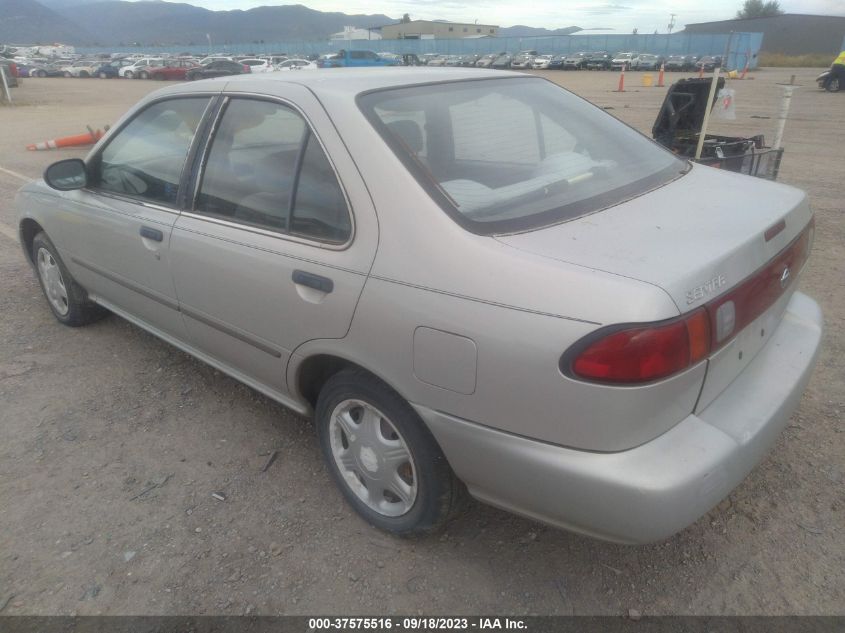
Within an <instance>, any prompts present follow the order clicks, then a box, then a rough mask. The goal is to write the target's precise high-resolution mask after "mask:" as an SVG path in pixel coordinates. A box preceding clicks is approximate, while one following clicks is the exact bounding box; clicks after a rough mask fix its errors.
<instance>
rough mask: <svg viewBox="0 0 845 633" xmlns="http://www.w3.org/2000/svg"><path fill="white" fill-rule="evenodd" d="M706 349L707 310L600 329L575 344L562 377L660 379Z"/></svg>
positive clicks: (618, 380)
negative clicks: (652, 321)
mask: <svg viewBox="0 0 845 633" xmlns="http://www.w3.org/2000/svg"><path fill="white" fill-rule="evenodd" d="M709 351H710V320H709V318H708V316H707V312H706V310H704V309H703V308H699V309H698V310H696V311H695V312H691V313H690V314H689V315H687V316H685V317H683V318H680V319H673V320H671V321H665V322H662V323H654V324H649V325H645V326H636V327H624V326H623V329H619V328H614V329H613V330H611V331H609V332H608V331H606V330H604V331H603V330H599V331H598V332H597V333H596V335H593V336H591V337H589V338H588V339H587V340H585V341H584V342H582V344H581V345H579V346H578V350H577V352H576V353H575V354H573V355H572V356H573V359H572V360H571V364H570V366H569V368H568V369H569V371H568V372H567V373H572V374H574V376H575V377H577V378H582V379H585V380H593V381H598V382H611V383H641V382H651V381H653V380H659V379H660V378H665V377H666V376H671V375H672V374H676V373H678V372H679V371H683V370H684V369H686V368H687V367H689V366H690V365H692V364H694V363H697V362H698V361H700V360H702V359H703V358H705V357H706V356H707V354H708V353H709Z"/></svg>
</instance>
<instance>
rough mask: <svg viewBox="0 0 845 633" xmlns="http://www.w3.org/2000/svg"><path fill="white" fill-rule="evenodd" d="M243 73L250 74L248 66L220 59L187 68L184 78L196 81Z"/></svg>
mask: <svg viewBox="0 0 845 633" xmlns="http://www.w3.org/2000/svg"><path fill="white" fill-rule="evenodd" d="M243 74H252V73H251V69H250V67H249V66H247V65H246V64H241V63H238V62H232V61H227V60H225V59H221V60H218V61H214V62H210V63H208V64H206V65H205V66H196V67H195V68H189V69H188V70H187V71H186V72H185V79H186V80H187V81H196V80H197V79H211V78H213V77H228V76H229V75H243Z"/></svg>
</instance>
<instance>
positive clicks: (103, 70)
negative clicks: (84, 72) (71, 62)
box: [93, 59, 134, 79]
mask: <svg viewBox="0 0 845 633" xmlns="http://www.w3.org/2000/svg"><path fill="white" fill-rule="evenodd" d="M133 63H134V62H133V61H131V60H128V59H116V60H114V61H111V62H106V63H104V64H100V66H98V67H97V68H95V69H94V75H93V76H94V77H99V78H100V79H115V78H117V77H119V75H118V73H119V72H120V69H121V68H124V67H126V66H131V65H132V64H133Z"/></svg>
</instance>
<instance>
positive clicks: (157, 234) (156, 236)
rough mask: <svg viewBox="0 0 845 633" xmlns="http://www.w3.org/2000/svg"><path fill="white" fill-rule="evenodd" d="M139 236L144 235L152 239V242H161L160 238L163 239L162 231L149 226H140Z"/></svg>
mask: <svg viewBox="0 0 845 633" xmlns="http://www.w3.org/2000/svg"><path fill="white" fill-rule="evenodd" d="M141 237H144V238H146V239H148V240H153V241H154V242H161V241H162V240H164V233H162V232H161V231H159V230H158V229H154V228H151V227H149V226H142V227H141Z"/></svg>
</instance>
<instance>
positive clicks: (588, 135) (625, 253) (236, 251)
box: [17, 68, 822, 543]
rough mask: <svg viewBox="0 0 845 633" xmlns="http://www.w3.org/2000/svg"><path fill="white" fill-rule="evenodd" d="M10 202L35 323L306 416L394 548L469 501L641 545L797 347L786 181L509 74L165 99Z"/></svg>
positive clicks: (731, 471)
mask: <svg viewBox="0 0 845 633" xmlns="http://www.w3.org/2000/svg"><path fill="white" fill-rule="evenodd" d="M17 204H18V208H19V212H20V217H19V227H20V239H21V243H22V245H23V249H24V252H25V254H26V257H27V259H28V260H29V261H30V262H31V263H32V265H33V267H34V269H35V271H36V273H37V275H38V279H39V280H40V283H41V286H42V288H43V289H44V293H45V295H46V298H47V304H48V305H49V307H50V309H51V310H52V311H53V313H54V314H55V316H56V318H57V319H58V320H59V321H60V322H62V323H64V324H66V325H69V326H80V325H85V324H87V323H90V322H92V321H94V320H96V319H98V318H100V317H101V316H102V315H104V314H106V313H107V312H112V313H115V314H117V315H119V316H121V317H123V318H125V319H127V320H129V321H131V322H132V323H135V324H137V325H138V326H140V327H142V328H144V329H146V330H149V331H150V332H152V333H154V334H156V335H158V336H159V337H161V338H162V339H164V340H165V341H168V342H170V343H172V344H173V345H175V346H176V347H178V348H180V349H182V350H184V351H186V352H188V353H190V354H193V355H194V356H196V357H197V358H199V359H201V360H203V361H205V362H207V363H209V364H211V365H213V366H214V367H217V368H218V369H220V370H222V371H224V372H227V373H228V374H230V375H232V376H234V377H235V378H237V379H238V380H241V381H243V382H244V383H246V384H247V385H250V386H251V387H253V388H254V389H256V390H258V391H260V392H262V393H264V394H266V395H267V396H269V397H271V398H273V399H275V400H277V401H279V402H281V403H283V404H285V405H287V406H288V407H290V408H291V409H293V410H295V411H297V412H299V413H301V414H303V415H309V416H313V417H314V420H315V424H316V429H317V436H318V440H319V444H320V447H321V450H322V452H323V455H324V457H325V461H326V465H327V468H328V469H329V471H330V472H331V474H332V476H333V478H334V480H335V481H336V482H337V484H338V485H339V487H340V489H341V490H342V491H343V494H344V495H345V497H346V499H347V500H348V501H349V503H350V504H351V506H352V507H353V508H354V509H355V510H357V511H358V512H359V513H360V514H361V515H362V516H363V517H364V518H365V519H366V520H367V521H369V522H370V523H372V524H374V525H376V526H379V527H381V528H383V529H386V530H390V531H392V532H395V533H421V532H428V531H432V530H435V529H437V528H439V527H441V526H443V525H444V524H445V522H446V521H447V520H448V519H449V517H450V516H451V515H452V514H453V513H454V512H455V511H456V510H457V509H458V507H459V505H460V501H461V499H462V498H463V496H464V495H463V493H464V490H468V491H469V493H470V494H471V495H473V496H474V497H476V498H478V499H481V500H483V501H485V502H488V503H490V504H493V505H496V506H499V507H502V508H506V509H508V510H510V511H513V512H516V513H519V514H523V515H526V516H529V517H533V518H535V519H538V520H541V521H545V522H548V523H551V524H553V525H557V526H560V527H563V528H566V529H570V530H574V531H576V532H580V533H583V534H588V535H592V536H595V537H598V538H603V539H608V540H613V541H619V542H626V543H641V542H648V541H653V540H657V539H662V538H665V537H667V536H668V535H670V534H672V533H674V532H676V531H678V530H680V529H682V528H684V527H685V526H687V525H688V524H690V523H691V522H693V521H695V520H696V519H697V518H698V517H699V516H701V515H702V514H703V513H705V512H706V511H707V510H709V509H710V508H711V507H713V506H714V505H716V504H717V503H718V502H719V501H720V500H721V499H722V498H723V497H725V496H726V495H727V494H728V493H729V492H730V491H731V490H732V489H733V488H734V487H735V486H736V485H737V484H738V483H739V482H741V481H742V479H743V478H744V477H745V476H746V475H747V474H748V473H749V471H750V470H751V469H752V468H753V467H754V465H755V464H756V463H757V462H759V460H760V459H762V457H763V456H764V455H765V454H766V452H767V450H768V449H769V447H770V446H771V445H772V444H773V442H774V441H775V439H776V438H777V437H778V435H779V433H780V431H781V430H782V429H783V427H784V426H785V424H786V423H787V420H788V419H789V416H790V414H791V413H792V411H793V410H794V409H795V408H796V406H797V404H798V401H799V399H800V397H801V394H802V392H803V390H804V388H805V386H806V384H807V381H808V379H809V376H810V373H811V371H812V369H813V366H814V364H815V359H816V354H817V351H818V347H819V342H820V338H821V325H822V319H821V314H820V311H819V308H818V306H817V304H816V303H815V302H814V301H813V300H812V299H810V298H808V297H807V296H805V295H803V294H801V293H800V292H798V291H797V286H798V278H799V275H800V273H801V270H802V268H803V266H804V264H805V262H806V261H807V258H808V256H809V253H810V248H811V244H812V240H813V215H812V212H811V210H810V208H809V207H808V205H807V201H806V196H805V195H804V193H802V192H801V191H798V190H796V189H793V188H791V187H787V186H784V185H779V184H774V183H769V182H764V181H761V180H758V179H753V178H749V177H746V176H741V175H737V174H731V173H724V172H721V171H718V170H715V169H712V168H710V167H704V166H694V165H691V164H690V163H688V162H685V161H682V160H679V159H678V158H677V157H676V156H674V155H673V154H671V153H669V152H667V151H665V150H664V149H662V148H661V147H659V146H658V145H656V144H655V143H653V142H651V141H650V140H648V139H646V138H645V137H643V136H641V135H640V134H638V133H637V132H635V131H634V130H632V129H631V128H629V127H627V126H625V125H623V124H622V123H619V122H618V121H616V120H615V119H614V118H612V117H611V116H609V115H608V114H606V113H604V112H603V111H602V110H600V109H599V108H596V107H594V106H592V105H590V104H589V103H587V102H585V101H583V100H581V99H579V98H578V97H575V96H574V95H572V94H570V93H569V92H567V91H566V90H564V89H562V88H560V87H558V86H556V85H554V84H552V83H550V82H548V81H546V80H544V79H541V78H539V77H530V76H525V75H520V74H517V73H505V74H496V75H495V76H491V75H490V74H488V73H486V72H484V71H477V70H461V69H454V70H452V71H450V72H448V73H444V72H443V71H437V70H434V71H431V70H426V69H424V68H420V69H416V68H409V69H348V70H342V71H338V72H337V73H332V74H331V76H330V77H329V76H324V75H323V74H320V73H314V74H312V73H268V74H266V75H262V76H260V77H254V76H250V75H244V76H240V77H233V78H223V79H219V80H209V81H200V82H196V83H190V84H184V85H179V86H173V87H169V88H165V89H163V90H159V91H157V92H154V93H153V94H151V95H150V96H148V97H147V98H145V99H144V100H143V101H141V102H140V103H139V104H138V105H137V106H136V107H134V108H133V109H132V110H131V111H130V112H129V113H127V114H126V115H125V117H124V118H123V119H122V120H121V121H120V122H119V124H118V125H116V126H115V127H114V128H113V129H112V130H111V131H110V132H109V133H108V134H107V135H106V136H105V137H104V138H103V139H102V140H101V141H100V142H99V143H98V144H97V145H96V146H95V147H94V149H93V150H92V151H91V153H90V155H89V156H88V157H87V159H86V160H85V161H81V160H77V159H70V160H64V161H59V162H57V163H55V164H53V165H52V166H51V167H49V168H48V169H47V171H46V172H45V177H44V180H41V181H38V182H33V183H31V184H29V185H26V186H25V187H24V188H23V189H22V190H21V192H20V194H19V195H18V199H17Z"/></svg>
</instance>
